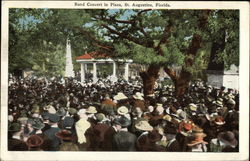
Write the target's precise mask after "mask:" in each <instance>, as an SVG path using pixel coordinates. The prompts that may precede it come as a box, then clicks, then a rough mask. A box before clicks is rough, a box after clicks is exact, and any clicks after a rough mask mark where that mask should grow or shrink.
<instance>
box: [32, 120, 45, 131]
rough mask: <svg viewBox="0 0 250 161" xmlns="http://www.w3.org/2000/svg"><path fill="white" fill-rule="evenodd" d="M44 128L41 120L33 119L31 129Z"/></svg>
mask: <svg viewBox="0 0 250 161" xmlns="http://www.w3.org/2000/svg"><path fill="white" fill-rule="evenodd" d="M44 126H45V124H44V123H43V122H42V120H41V119H39V118H35V119H33V122H32V127H33V128H34V129H42V128H44Z"/></svg>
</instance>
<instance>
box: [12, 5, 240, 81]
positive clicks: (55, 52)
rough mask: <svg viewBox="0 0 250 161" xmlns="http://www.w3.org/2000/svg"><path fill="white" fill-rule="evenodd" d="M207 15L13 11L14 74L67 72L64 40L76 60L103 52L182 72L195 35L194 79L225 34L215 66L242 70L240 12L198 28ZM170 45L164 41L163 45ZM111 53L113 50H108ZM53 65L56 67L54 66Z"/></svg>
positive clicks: (219, 15) (214, 16)
mask: <svg viewBox="0 0 250 161" xmlns="http://www.w3.org/2000/svg"><path fill="white" fill-rule="evenodd" d="M202 13H203V10H148V11H145V10H136V9H134V10H130V9H129V10H124V9H115V10H114V9H109V10H104V9H103V10H101V9H99V10H92V9H91V10H83V9H14V8H13V9H10V14H9V18H10V19H9V31H10V34H9V38H10V39H9V45H10V46H9V60H10V63H9V64H10V66H9V70H10V72H13V71H15V70H17V69H19V70H24V69H34V70H37V72H38V73H40V74H47V75H55V74H56V75H61V74H63V71H64V67H63V65H64V61H65V58H64V55H65V52H66V51H65V47H66V39H67V38H69V39H70V40H71V46H72V56H73V58H74V59H73V63H74V67H75V70H80V66H79V64H78V63H76V61H75V58H76V57H77V56H79V55H82V54H83V53H85V52H92V51H99V52H103V53H106V54H110V55H111V56H112V57H114V58H122V59H123V58H129V59H133V61H134V62H135V63H139V64H146V65H149V64H158V65H160V66H170V67H171V66H172V65H177V66H184V60H185V58H186V57H188V55H187V49H188V47H189V46H190V44H191V42H192V38H193V35H194V34H199V35H200V36H201V37H202V42H203V44H202V47H201V49H200V50H199V51H198V54H197V56H196V57H194V58H193V60H194V66H193V67H192V68H190V69H186V70H188V71H191V72H192V73H193V75H194V77H196V76H199V75H202V74H199V73H200V72H202V71H204V70H205V69H206V65H207V63H208V60H209V59H208V58H209V54H210V48H211V45H209V44H211V43H212V42H216V41H219V40H221V36H222V34H221V33H222V32H224V33H226V38H225V48H223V49H222V50H221V52H220V53H219V54H218V56H217V59H216V60H214V61H218V62H222V61H223V62H225V64H226V65H227V66H228V65H230V64H236V65H238V64H239V11H238V10H211V12H210V15H209V16H208V23H207V24H206V27H204V28H199V27H198V26H199V19H200V18H201V16H202ZM165 39H166V41H165ZM107 47H108V49H109V50H107ZM53 63H54V65H53Z"/></svg>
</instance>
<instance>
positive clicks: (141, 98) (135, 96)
mask: <svg viewBox="0 0 250 161" xmlns="http://www.w3.org/2000/svg"><path fill="white" fill-rule="evenodd" d="M142 96H143V94H142V93H140V92H136V93H135V95H133V97H134V99H138V100H144V99H143V97H142Z"/></svg>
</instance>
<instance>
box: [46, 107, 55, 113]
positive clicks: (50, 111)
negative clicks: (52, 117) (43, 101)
mask: <svg viewBox="0 0 250 161" xmlns="http://www.w3.org/2000/svg"><path fill="white" fill-rule="evenodd" d="M46 108H47V110H48V113H51V114H56V109H55V107H53V106H51V105H48V106H47V107H46Z"/></svg>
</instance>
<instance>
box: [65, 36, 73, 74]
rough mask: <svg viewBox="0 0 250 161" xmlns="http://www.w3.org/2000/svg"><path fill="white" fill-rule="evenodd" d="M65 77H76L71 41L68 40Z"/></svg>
mask: <svg viewBox="0 0 250 161" xmlns="http://www.w3.org/2000/svg"><path fill="white" fill-rule="evenodd" d="M65 77H75V73H74V71H73V63H72V55H71V45H70V40H69V39H67V44H66V69H65Z"/></svg>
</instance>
